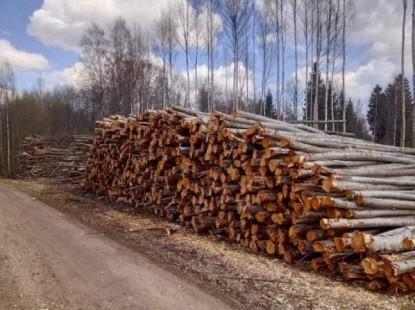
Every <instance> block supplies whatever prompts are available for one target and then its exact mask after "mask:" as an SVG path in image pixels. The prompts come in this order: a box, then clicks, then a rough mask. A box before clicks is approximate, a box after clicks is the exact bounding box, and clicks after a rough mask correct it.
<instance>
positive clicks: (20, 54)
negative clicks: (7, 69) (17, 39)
mask: <svg viewBox="0 0 415 310" xmlns="http://www.w3.org/2000/svg"><path fill="white" fill-rule="evenodd" d="M0 61H8V62H10V64H11V65H12V66H13V68H14V70H17V71H21V70H43V69H46V68H48V67H49V62H48V60H47V59H46V58H45V57H44V56H42V55H40V54H36V53H30V52H26V51H23V50H18V49H16V48H15V47H14V46H13V45H12V44H11V43H10V42H9V41H7V40H4V39H0Z"/></svg>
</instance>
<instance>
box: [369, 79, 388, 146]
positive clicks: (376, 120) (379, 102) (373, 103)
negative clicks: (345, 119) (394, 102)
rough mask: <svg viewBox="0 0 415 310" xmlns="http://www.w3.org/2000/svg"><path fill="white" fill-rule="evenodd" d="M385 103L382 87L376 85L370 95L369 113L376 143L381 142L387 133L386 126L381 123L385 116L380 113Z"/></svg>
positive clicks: (371, 129) (370, 125)
mask: <svg viewBox="0 0 415 310" xmlns="http://www.w3.org/2000/svg"><path fill="white" fill-rule="evenodd" d="M384 101H385V95H384V93H383V92H382V87H380V86H379V85H376V86H375V88H374V89H373V91H372V94H371V95H370V99H369V109H368V111H367V122H368V124H369V128H370V131H371V133H372V135H373V140H374V141H375V142H379V141H380V139H381V137H382V136H383V135H384V133H385V128H384V126H385V124H384V122H382V121H381V120H382V118H383V115H381V113H380V110H381V108H382V107H383V105H384Z"/></svg>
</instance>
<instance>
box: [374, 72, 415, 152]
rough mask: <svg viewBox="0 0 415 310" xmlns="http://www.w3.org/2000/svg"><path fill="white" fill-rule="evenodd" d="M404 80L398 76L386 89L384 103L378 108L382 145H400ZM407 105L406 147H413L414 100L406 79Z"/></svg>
mask: <svg viewBox="0 0 415 310" xmlns="http://www.w3.org/2000/svg"><path fill="white" fill-rule="evenodd" d="M401 84H402V78H401V75H398V76H396V77H395V78H394V80H393V82H392V83H390V84H389V85H388V86H387V87H386V89H385V95H384V102H381V104H380V106H379V107H378V113H379V118H378V122H379V123H380V124H381V126H380V129H379V134H376V135H377V136H378V140H377V142H379V143H382V144H389V145H396V146H398V145H399V143H400V137H401V133H400V131H401V124H402V116H401V113H400V111H401V107H402V85H401ZM403 87H404V88H405V98H406V99H405V104H406V124H407V126H406V130H407V131H406V136H407V137H406V141H405V145H406V146H410V145H411V137H412V134H411V128H412V127H411V126H412V118H411V114H412V109H413V103H412V101H413V99H412V94H411V91H410V88H409V81H408V79H406V78H405V80H404V85H403Z"/></svg>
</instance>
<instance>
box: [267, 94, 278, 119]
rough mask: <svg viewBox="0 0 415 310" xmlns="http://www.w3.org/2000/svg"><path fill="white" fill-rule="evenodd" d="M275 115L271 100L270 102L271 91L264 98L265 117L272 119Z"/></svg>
mask: <svg viewBox="0 0 415 310" xmlns="http://www.w3.org/2000/svg"><path fill="white" fill-rule="evenodd" d="M275 114H276V111H275V108H274V104H273V100H272V93H271V90H268V92H267V94H266V96H265V116H266V117H270V118H274V117H275Z"/></svg>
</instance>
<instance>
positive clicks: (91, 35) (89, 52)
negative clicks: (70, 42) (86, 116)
mask: <svg viewBox="0 0 415 310" xmlns="http://www.w3.org/2000/svg"><path fill="white" fill-rule="evenodd" d="M80 45H81V48H82V54H81V62H82V64H83V72H82V75H83V78H84V82H85V83H84V87H85V88H87V89H88V93H89V94H90V95H89V96H90V101H91V108H92V117H93V118H94V119H96V118H98V117H103V116H104V98H105V61H106V57H107V49H108V40H107V39H106V38H105V32H104V30H103V29H101V28H100V27H99V26H98V25H97V24H95V23H93V24H92V25H91V26H90V27H89V28H88V29H87V30H86V32H85V34H84V35H83V37H82V40H81V44H80Z"/></svg>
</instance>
